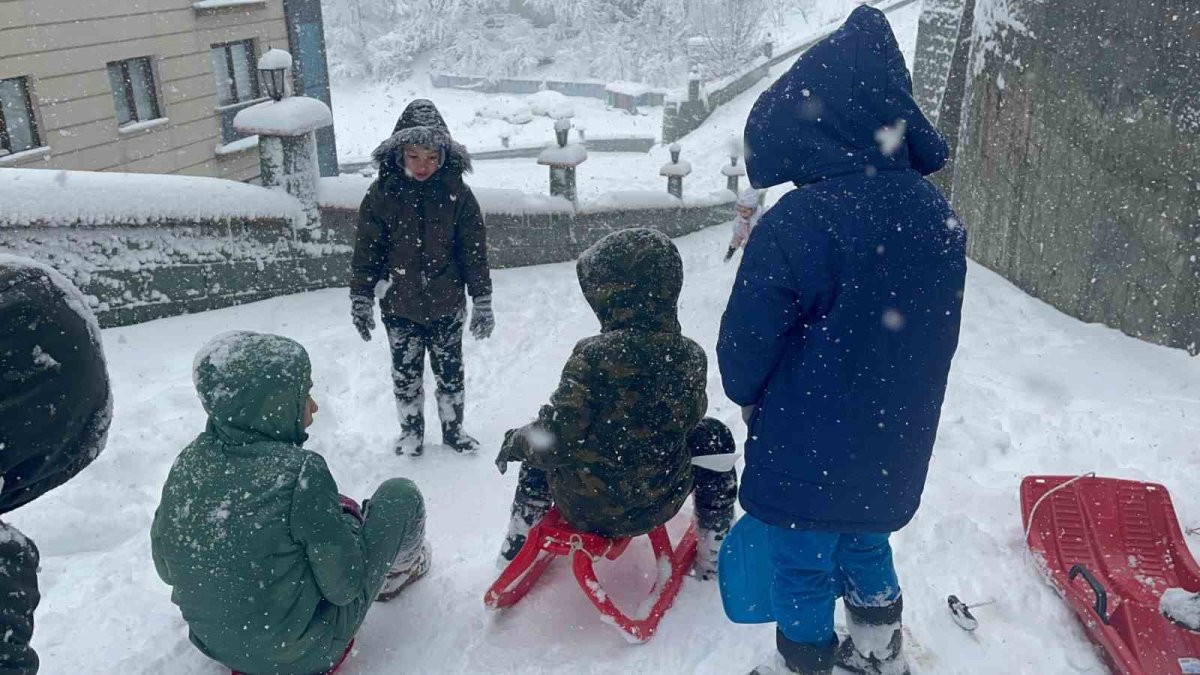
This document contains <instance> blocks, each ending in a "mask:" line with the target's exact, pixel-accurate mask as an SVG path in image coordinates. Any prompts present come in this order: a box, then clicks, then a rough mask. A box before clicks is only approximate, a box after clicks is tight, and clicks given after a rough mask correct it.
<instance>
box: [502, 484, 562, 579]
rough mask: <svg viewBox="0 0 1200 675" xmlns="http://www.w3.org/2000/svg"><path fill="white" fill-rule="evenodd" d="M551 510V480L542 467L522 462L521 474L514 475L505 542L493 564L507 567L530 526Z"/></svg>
mask: <svg viewBox="0 0 1200 675" xmlns="http://www.w3.org/2000/svg"><path fill="white" fill-rule="evenodd" d="M549 510H550V483H549V482H548V481H547V479H546V472H545V471H543V470H541V469H533V468H527V467H525V466H524V465H522V466H521V475H520V477H519V478H518V479H517V494H516V495H515V496H514V497H513V505H512V512H511V516H510V518H509V520H508V532H507V533H506V534H505V535H504V544H503V545H501V547H500V557H499V558H497V559H496V565H497V566H498V567H500V568H504V567H507V566H508V564H509V563H510V562H512V561H513V559H514V558H516V557H517V554H518V553H520V552H521V547H523V546H525V540H526V539H527V538H528V537H529V530H530V528H532V527H533V526H534V524H536V523H537V522H538V521H539V520H541V519H542V518H543V517H544V516H545V515H546V512H547V511H549Z"/></svg>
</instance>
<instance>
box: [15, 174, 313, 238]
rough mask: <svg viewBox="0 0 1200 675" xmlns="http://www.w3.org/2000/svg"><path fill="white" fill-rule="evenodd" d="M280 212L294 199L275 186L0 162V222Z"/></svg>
mask: <svg viewBox="0 0 1200 675" xmlns="http://www.w3.org/2000/svg"><path fill="white" fill-rule="evenodd" d="M233 218H281V219H286V220H290V221H292V222H297V221H299V219H300V218H301V211H300V203H299V202H297V201H296V199H295V198H293V197H291V196H289V195H287V194H285V193H283V192H279V191H276V190H268V189H266V188H262V187H258V186H256V185H249V184H247V183H239V182H237V181H232V180H223V179H220V178H204V177H196V176H163V175H155V174H144V173H108V172H104V173H101V172H95V171H58V170H52V169H0V227H29V226H54V227H69V226H77V225H78V226H101V225H149V224H154V223H163V222H166V221H176V222H196V221H214V220H216V221H222V220H230V219H233Z"/></svg>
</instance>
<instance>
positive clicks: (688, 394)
mask: <svg viewBox="0 0 1200 675" xmlns="http://www.w3.org/2000/svg"><path fill="white" fill-rule="evenodd" d="M576 270H577V273H578V276H579V285H580V287H581V288H582V289H583V294H584V296H585V297H586V298H587V301H588V303H589V304H590V305H591V307H592V310H593V311H595V313H596V316H597V317H598V318H599V319H600V325H601V333H600V334H599V335H596V336H593V337H589V338H586V339H584V340H582V341H580V342H579V343H578V344H577V345H575V350H574V352H573V353H572V354H571V358H570V359H569V360H568V361H567V364H566V367H564V368H563V374H562V379H561V381H560V382H559V385H558V389H557V390H556V391H555V392H554V394H553V396H552V397H551V399H550V404H549V405H546V406H543V407H542V409H541V411H540V413H539V414H538V419H537V421H535V422H533V423H532V424H530V425H528V426H526V427H523V428H521V429H516V430H513V431H510V432H509V433H508V435H507V436H506V438H505V451H507V452H508V453H509V457H510V458H515V459H521V460H523V461H525V462H527V463H528V464H529V465H530V466H535V467H540V468H544V469H546V470H547V473H548V478H549V483H550V491H551V494H552V496H553V499H554V503H555V504H556V505H557V506H558V508H559V510H560V511H561V512H562V514H563V516H564V517H565V518H566V519H567V521H568V522H569V523H571V524H572V525H573V526H575V527H577V528H580V529H583V530H586V531H589V532H594V533H596V534H601V535H605V536H610V537H617V536H634V535H638V534H644V533H646V532H649V531H650V530H652V529H654V528H655V527H657V526H658V525H660V524H662V523H665V522H666V521H667V520H669V519H670V518H671V517H672V516H673V515H675V513H676V512H677V511H679V508H680V506H682V505H683V502H684V500H685V499H687V496H688V494H689V493H690V492H691V490H692V470H691V457H690V456H689V454H688V449H687V445H686V438H687V434H688V433H689V432H690V431H691V430H692V428H694V427H695V426H696V424H697V423H699V422H700V420H701V419H702V417H703V415H704V412H705V410H706V409H707V407H708V399H707V397H706V395H705V383H706V381H707V360H706V358H705V355H704V350H703V349H701V347H700V346H699V345H698V344H696V343H695V342H693V341H692V340H690V339H688V338H686V337H684V336H683V335H682V334H681V332H680V327H679V319H678V316H677V310H676V303H677V301H678V299H679V293H680V290H681V289H682V286H683V261H682V259H681V258H680V255H679V251H678V250H677V249H676V248H675V245H674V244H673V243H672V242H671V240H670V239H668V238H667V237H666V236H665V235H663V234H660V233H658V232H655V231H653V230H648V229H634V230H624V231H621V232H616V233H614V234H611V235H609V236H607V237H605V238H603V239H601V240H600V241H599V242H597V243H596V244H595V245H594V246H592V247H591V248H590V249H588V250H587V251H586V252H584V254H583V255H582V256H581V257H580V258H579V262H578V264H577V266H576Z"/></svg>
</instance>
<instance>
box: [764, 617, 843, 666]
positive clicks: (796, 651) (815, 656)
mask: <svg viewBox="0 0 1200 675" xmlns="http://www.w3.org/2000/svg"><path fill="white" fill-rule="evenodd" d="M837 646H838V643H837V637H836V636H835V637H834V638H832V639H831V640H830V641H829V642H826V643H822V644H815V643H805V642H792V641H791V640H789V639H788V638H787V636H786V635H784V634H783V631H781V630H779V629H778V628H776V629H775V648H776V649H777V650H778V653H777V654H776V655H775V663H773V664H764V665H761V666H759V667H757V668H755V669H754V670H752V671H750V675H786V674H787V673H799V674H800V675H831V674H832V673H833V666H834V653H835V651H836V650H837Z"/></svg>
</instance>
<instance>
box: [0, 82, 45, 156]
mask: <svg viewBox="0 0 1200 675" xmlns="http://www.w3.org/2000/svg"><path fill="white" fill-rule="evenodd" d="M41 144H42V142H41V139H40V138H38V128H37V119H35V118H34V116H33V100H32V99H31V98H30V96H29V81H28V79H26V78H24V77H14V78H11V79H8V80H0V157H3V156H4V155H10V154H16V153H18V152H24V151H26V150H32V149H34V148H37V147H40V146H41Z"/></svg>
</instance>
